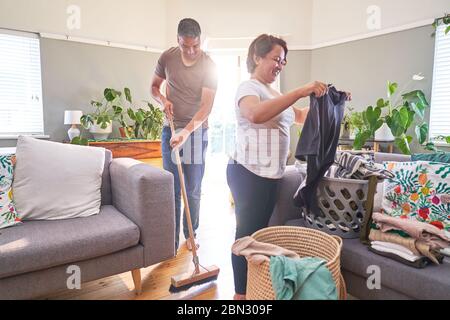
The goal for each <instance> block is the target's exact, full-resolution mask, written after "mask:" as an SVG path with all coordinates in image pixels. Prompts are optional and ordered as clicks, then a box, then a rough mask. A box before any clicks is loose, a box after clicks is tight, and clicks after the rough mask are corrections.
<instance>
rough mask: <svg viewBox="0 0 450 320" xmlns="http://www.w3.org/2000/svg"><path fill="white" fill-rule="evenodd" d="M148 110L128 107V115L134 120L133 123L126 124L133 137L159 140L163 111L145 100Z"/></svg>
mask: <svg viewBox="0 0 450 320" xmlns="http://www.w3.org/2000/svg"><path fill="white" fill-rule="evenodd" d="M146 103H147V106H148V110H145V109H143V108H139V109H137V110H136V111H134V110H133V109H131V108H129V109H128V110H127V113H128V116H129V117H130V119H131V120H133V121H134V125H132V126H128V128H129V131H130V133H132V134H133V137H134V138H138V139H146V140H159V139H160V138H161V132H162V126H163V123H164V113H163V112H162V111H161V110H160V109H159V108H158V107H155V106H153V105H152V104H151V103H150V102H148V101H146Z"/></svg>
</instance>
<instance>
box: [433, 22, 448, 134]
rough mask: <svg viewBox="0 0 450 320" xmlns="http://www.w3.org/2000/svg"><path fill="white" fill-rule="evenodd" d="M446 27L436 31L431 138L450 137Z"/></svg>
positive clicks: (442, 26) (441, 26) (442, 25)
mask: <svg viewBox="0 0 450 320" xmlns="http://www.w3.org/2000/svg"><path fill="white" fill-rule="evenodd" d="M445 28H446V25H444V24H441V25H440V26H438V28H437V30H436V48H435V57H434V76H433V89H432V94H431V113H430V138H431V139H433V138H435V137H437V136H450V33H449V34H447V35H446V34H445Z"/></svg>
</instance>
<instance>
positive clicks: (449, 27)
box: [445, 26, 450, 35]
mask: <svg viewBox="0 0 450 320" xmlns="http://www.w3.org/2000/svg"><path fill="white" fill-rule="evenodd" d="M449 32H450V26H448V27H447V29H445V35H447V34H448V33H449Z"/></svg>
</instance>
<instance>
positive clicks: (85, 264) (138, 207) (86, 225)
mask: <svg viewBox="0 0 450 320" xmlns="http://www.w3.org/2000/svg"><path fill="white" fill-rule="evenodd" d="M101 194H102V206H101V211H100V213H99V214H98V215H94V216H90V217H87V218H76V219H68V220H58V221H26V222H24V223H23V224H20V225H17V226H14V227H11V228H6V229H1V230H0V299H30V298H37V297H40V296H42V295H45V294H49V293H52V292H55V291H58V290H61V289H67V282H68V278H69V277H70V276H71V275H72V274H73V271H71V269H68V267H69V266H72V265H75V266H78V267H79V268H80V269H79V270H80V275H81V282H82V283H83V282H87V281H92V280H95V279H99V278H103V277H107V276H111V275H115V274H119V273H122V272H127V271H132V275H133V280H134V284H135V289H136V292H137V293H139V292H140V290H141V280H140V268H144V267H147V266H150V265H153V264H155V263H158V262H161V261H163V260H165V259H168V258H171V257H174V256H175V244H174V239H175V238H174V236H175V221H174V219H175V218H174V217H175V213H174V212H175V211H174V210H175V209H174V202H173V197H174V194H173V176H172V174H170V173H168V172H166V171H163V170H160V169H157V168H154V167H152V166H149V165H147V164H144V163H142V162H139V161H137V160H133V159H128V158H121V159H114V160H111V153H110V152H109V151H107V156H106V163H105V169H104V172H103V181H102V190H101Z"/></svg>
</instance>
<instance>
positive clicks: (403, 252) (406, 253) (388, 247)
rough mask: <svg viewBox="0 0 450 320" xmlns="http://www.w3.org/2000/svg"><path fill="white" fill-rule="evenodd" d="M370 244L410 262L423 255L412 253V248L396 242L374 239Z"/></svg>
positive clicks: (378, 249)
mask: <svg viewBox="0 0 450 320" xmlns="http://www.w3.org/2000/svg"><path fill="white" fill-rule="evenodd" d="M370 246H371V247H372V248H374V249H375V250H377V251H381V252H386V253H392V254H395V255H397V256H399V257H402V258H403V259H405V260H408V261H410V262H415V261H417V260H419V259H420V258H421V256H417V255H415V254H414V253H412V252H411V250H408V249H407V248H405V247H403V246H401V245H398V244H395V243H389V242H382V241H372V242H371V245H370Z"/></svg>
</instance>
